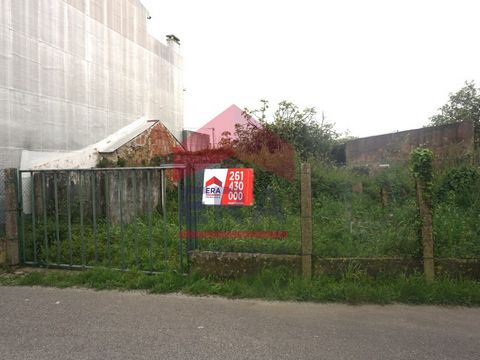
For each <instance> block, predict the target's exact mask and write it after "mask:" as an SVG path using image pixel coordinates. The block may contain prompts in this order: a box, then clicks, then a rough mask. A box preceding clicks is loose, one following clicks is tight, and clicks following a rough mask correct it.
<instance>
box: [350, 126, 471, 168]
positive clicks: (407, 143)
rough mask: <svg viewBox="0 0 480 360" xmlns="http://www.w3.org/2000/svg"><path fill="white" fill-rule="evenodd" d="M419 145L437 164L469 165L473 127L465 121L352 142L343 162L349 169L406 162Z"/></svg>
mask: <svg viewBox="0 0 480 360" xmlns="http://www.w3.org/2000/svg"><path fill="white" fill-rule="evenodd" d="M418 146H424V147H428V148H430V149H431V150H432V151H433V152H434V155H435V163H436V165H444V164H455V163H461V162H471V161H472V160H473V156H474V149H475V146H474V125H473V123H472V122H469V121H465V122H461V123H457V124H448V125H441V126H434V127H425V128H421V129H414V130H407V131H401V132H397V133H391V134H385V135H378V136H370V137H366V138H360V139H355V140H352V141H349V142H347V143H346V147H345V153H346V161H347V165H348V166H369V167H375V166H378V165H380V164H398V163H400V164H401V163H406V162H408V161H409V159H410V153H411V151H412V150H413V149H414V148H416V147H418Z"/></svg>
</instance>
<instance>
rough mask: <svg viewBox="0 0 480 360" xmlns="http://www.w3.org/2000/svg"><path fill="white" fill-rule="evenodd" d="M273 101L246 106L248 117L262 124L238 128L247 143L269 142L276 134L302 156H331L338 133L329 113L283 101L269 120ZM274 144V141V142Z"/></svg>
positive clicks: (303, 157)
mask: <svg viewBox="0 0 480 360" xmlns="http://www.w3.org/2000/svg"><path fill="white" fill-rule="evenodd" d="M268 110H269V103H268V101H266V100H262V101H261V106H260V107H259V109H256V110H250V109H245V112H244V115H245V116H246V118H247V119H256V120H257V121H258V122H259V123H260V125H261V126H260V127H257V126H255V125H253V126H252V127H250V128H249V127H248V126H247V127H244V128H243V129H242V128H239V129H237V135H240V136H239V138H240V140H241V141H242V142H243V143H248V144H250V143H251V142H252V141H253V142H254V143H257V142H258V141H260V142H263V143H265V144H268V143H269V142H271V138H272V136H269V135H268V134H276V136H278V137H279V138H280V139H281V140H282V141H284V142H286V143H288V144H290V145H291V146H292V147H293V148H294V149H295V151H296V153H297V154H298V156H299V157H300V158H301V159H303V160H307V159H308V158H316V159H326V158H328V157H329V156H330V151H331V150H332V147H333V145H334V144H335V140H336V139H337V138H338V133H337V132H336V131H335V130H334V124H332V123H330V122H328V121H326V119H325V116H324V115H323V113H322V115H321V117H319V116H318V113H317V111H316V109H315V108H313V107H308V108H304V109H301V108H299V107H298V106H297V105H295V104H293V103H291V102H288V101H282V102H280V103H279V104H278V108H277V109H276V110H275V111H274V112H273V116H272V118H271V119H269V118H268V117H269V111H268ZM272 145H274V144H272Z"/></svg>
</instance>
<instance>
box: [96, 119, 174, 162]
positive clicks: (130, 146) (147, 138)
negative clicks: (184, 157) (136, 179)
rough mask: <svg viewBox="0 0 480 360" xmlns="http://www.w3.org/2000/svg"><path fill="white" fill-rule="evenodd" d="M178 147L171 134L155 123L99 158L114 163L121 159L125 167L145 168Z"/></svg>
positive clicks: (158, 123) (160, 124)
mask: <svg viewBox="0 0 480 360" xmlns="http://www.w3.org/2000/svg"><path fill="white" fill-rule="evenodd" d="M180 146H181V145H180V143H179V142H178V141H177V139H176V138H175V137H174V136H173V135H172V133H171V132H170V131H169V130H168V129H167V128H166V127H165V126H164V125H163V124H162V123H160V122H157V123H156V124H155V125H153V126H152V127H150V128H149V129H148V130H146V131H144V132H143V133H141V134H140V135H138V136H136V137H135V138H133V139H132V140H130V141H128V142H127V143H126V144H124V145H122V146H120V147H119V148H118V149H117V150H115V151H113V152H111V153H101V154H100V156H101V157H103V158H105V159H107V160H110V161H111V162H115V163H116V162H118V160H119V159H122V161H124V162H125V165H127V166H145V165H149V164H151V163H152V160H156V159H159V158H165V157H167V156H169V155H171V154H173V153H174V152H175V149H177V148H178V147H180ZM157 165H158V164H157Z"/></svg>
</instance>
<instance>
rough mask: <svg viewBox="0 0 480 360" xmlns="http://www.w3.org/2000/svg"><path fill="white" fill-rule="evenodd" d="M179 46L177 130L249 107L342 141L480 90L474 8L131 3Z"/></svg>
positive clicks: (458, 4)
mask: <svg viewBox="0 0 480 360" xmlns="http://www.w3.org/2000/svg"><path fill="white" fill-rule="evenodd" d="M142 2H143V3H144V5H145V6H146V8H147V9H148V10H149V11H150V14H151V16H152V19H151V20H149V23H150V25H149V26H150V32H151V33H152V35H154V36H156V37H157V38H159V39H160V40H161V41H164V37H165V35H166V34H175V35H177V37H179V38H180V39H181V52H182V55H183V56H184V65H185V68H184V70H185V71H184V82H185V88H186V90H187V91H186V92H185V123H186V126H187V127H197V126H198V127H199V126H201V125H202V124H203V123H205V122H207V121H209V120H210V119H212V118H213V117H214V116H215V115H217V114H218V113H220V112H221V111H223V110H224V109H225V108H227V107H228V106H230V105H231V104H236V105H238V106H239V107H242V108H243V107H250V108H252V107H255V106H256V105H257V104H258V103H259V100H260V99H268V100H270V101H271V102H272V103H277V102H279V101H280V100H283V99H285V100H289V101H292V102H294V103H296V104H298V105H300V106H312V107H316V108H317V109H318V110H319V111H324V112H325V114H326V116H327V119H328V120H329V121H331V122H334V123H336V125H337V129H339V130H341V131H345V130H350V134H351V135H355V136H368V135H375V134H381V133H386V132H391V131H396V130H406V129H410V128H416V127H421V126H423V125H425V124H427V123H428V118H429V117H430V116H432V115H433V114H435V113H436V111H437V109H438V108H439V107H440V106H441V105H443V104H444V103H445V102H446V101H447V99H448V93H449V92H454V91H456V90H458V89H460V88H461V87H462V86H463V83H464V81H465V80H475V81H476V83H477V85H480V36H479V35H480V1H476V0H471V1H464V0H455V1H442V0H437V1H433V0H432V1H430V0H428V1H427V0H416V1H413V0H403V1H388V0H383V1H374V0H367V1H358V0H356V1H355V0H348V1H347V0H343V1H342V0H340V1H339V0H335V1H308V0H296V1H291V0H288V1H286V0H280V1H262V0H256V1H255V0H243V1H225V0H223V1H222V0H204V1H194V0H189V1H187V0H175V1H159V0H142Z"/></svg>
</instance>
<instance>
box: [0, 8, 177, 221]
mask: <svg viewBox="0 0 480 360" xmlns="http://www.w3.org/2000/svg"><path fill="white" fill-rule="evenodd" d="M148 17H149V16H148V12H147V10H146V9H145V8H144V6H143V5H142V4H141V3H140V0H0V169H2V168H6V167H19V165H20V161H21V153H22V151H23V150H29V151H35V152H37V151H44V152H64V151H65V152H69V151H75V150H79V149H82V148H85V147H86V146H89V145H90V144H94V143H97V142H99V141H100V140H102V139H104V138H106V137H107V136H109V135H111V134H113V133H114V132H116V131H117V130H119V129H120V128H123V127H125V126H126V125H128V124H130V123H131V122H133V121H135V120H136V119H139V118H145V119H157V120H160V121H161V122H162V123H163V124H164V125H165V126H166V127H167V129H169V130H170V131H171V133H172V134H173V135H174V136H175V137H177V139H179V140H180V137H181V132H182V129H183V84H182V58H181V56H180V55H179V53H178V50H179V40H178V39H177V38H176V37H174V36H170V37H168V40H167V43H166V44H163V43H161V42H159V41H158V40H156V39H155V38H153V37H152V36H150V35H149V34H148V32H147V21H150V20H148V19H147V18H148ZM2 185H3V184H0V222H1V217H2V214H1V212H2V211H1V206H2V205H1V203H2V199H1V192H2V187H3V186H2Z"/></svg>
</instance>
